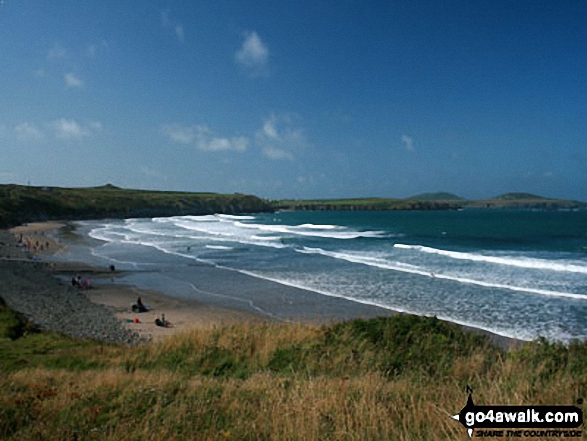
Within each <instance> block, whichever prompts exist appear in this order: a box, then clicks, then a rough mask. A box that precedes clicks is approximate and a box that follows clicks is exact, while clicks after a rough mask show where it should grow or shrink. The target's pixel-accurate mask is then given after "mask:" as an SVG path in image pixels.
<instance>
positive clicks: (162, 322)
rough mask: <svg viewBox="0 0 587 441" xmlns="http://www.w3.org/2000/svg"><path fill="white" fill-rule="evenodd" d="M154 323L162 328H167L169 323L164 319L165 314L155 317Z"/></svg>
mask: <svg viewBox="0 0 587 441" xmlns="http://www.w3.org/2000/svg"><path fill="white" fill-rule="evenodd" d="M155 324H156V325H157V326H161V327H162V328H168V327H169V325H170V323H169V322H168V321H167V320H165V314H161V318H159V317H157V318H156V319H155Z"/></svg>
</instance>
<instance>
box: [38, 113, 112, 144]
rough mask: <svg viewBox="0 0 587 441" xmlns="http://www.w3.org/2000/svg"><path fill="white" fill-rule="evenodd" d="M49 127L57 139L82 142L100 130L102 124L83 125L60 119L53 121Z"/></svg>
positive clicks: (73, 120)
mask: <svg viewBox="0 0 587 441" xmlns="http://www.w3.org/2000/svg"><path fill="white" fill-rule="evenodd" d="M49 126H50V127H51V128H52V129H53V131H54V133H55V136H56V137H57V138H60V139H73V140H80V139H83V138H87V137H88V136H90V135H92V134H93V133H94V132H96V131H97V130H100V129H101V128H102V123H101V122H99V121H92V122H90V123H89V124H81V123H79V122H77V121H76V120H75V119H67V118H59V119H57V120H55V121H52V122H51V123H50V124H49Z"/></svg>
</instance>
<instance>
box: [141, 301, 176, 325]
mask: <svg viewBox="0 0 587 441" xmlns="http://www.w3.org/2000/svg"><path fill="white" fill-rule="evenodd" d="M131 309H132V311H133V312H139V313H140V312H147V311H148V310H149V308H147V306H146V305H145V304H144V303H143V300H142V299H141V298H140V297H139V298H138V299H137V302H136V303H135V304H133V305H132V307H131ZM155 325H157V326H161V327H162V328H167V327H169V326H170V325H171V324H170V323H169V322H168V321H167V320H166V319H165V314H161V318H159V317H157V318H156V319H155Z"/></svg>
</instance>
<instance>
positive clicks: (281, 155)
mask: <svg viewBox="0 0 587 441" xmlns="http://www.w3.org/2000/svg"><path fill="white" fill-rule="evenodd" d="M263 154H264V155H265V156H266V157H268V158H269V159H274V160H277V161H279V160H289V161H293V159H294V156H293V154H292V153H291V152H287V151H285V150H282V149H280V148H278V147H271V146H269V147H264V148H263Z"/></svg>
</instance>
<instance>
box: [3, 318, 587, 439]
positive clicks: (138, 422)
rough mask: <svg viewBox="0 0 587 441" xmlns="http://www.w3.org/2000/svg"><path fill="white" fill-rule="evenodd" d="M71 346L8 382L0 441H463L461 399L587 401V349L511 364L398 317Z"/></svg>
mask: <svg viewBox="0 0 587 441" xmlns="http://www.w3.org/2000/svg"><path fill="white" fill-rule="evenodd" d="M33 337H35V336H24V337H21V338H20V339H18V340H15V341H10V340H6V339H5V340H2V341H0V350H1V352H0V355H2V354H3V353H4V352H5V351H6V347H7V346H10V345H11V346H13V347H16V346H18V347H19V348H21V349H22V350H28V351H30V348H28V349H27V345H29V341H31V339H32V338H33ZM45 337H47V338H48V337H49V336H48V335H46V336H45ZM74 343H75V345H76V347H77V349H76V350H75V351H74V350H73V349H72V346H67V345H66V344H65V343H64V342H63V341H62V342H61V343H59V344H56V343H54V346H52V347H51V348H50V349H49V351H50V353H47V354H45V355H46V357H45V358H43V357H42V356H38V357H37V358H36V359H35V361H34V363H30V364H29V366H28V367H25V368H22V367H20V366H17V365H9V366H8V367H7V368H6V369H3V373H2V374H1V375H0V390H2V394H0V438H1V439H14V440H30V439H46V440H68V439H71V440H73V439H100V440H119V439H125V440H139V439H140V440H144V439H150V440H159V439H189V440H191V439H198V440H226V439H237V440H363V439H366V440H370V439H373V440H379V439H386V440H387V439H390V440H445V439H446V440H449V439H450V440H466V439H468V436H467V435H466V432H465V430H464V429H463V428H462V426H461V425H460V424H458V423H457V422H455V421H454V420H452V419H450V418H449V415H452V414H454V413H457V412H458V411H459V410H460V409H461V408H462V407H463V405H464V404H465V402H466V397H467V396H466V393H465V387H466V385H470V386H471V387H473V388H474V397H475V401H476V402H477V403H478V404H571V403H573V402H574V401H575V400H576V398H578V397H579V396H584V394H585V391H586V389H587V375H586V373H587V372H586V371H587V368H586V367H585V366H586V363H585V362H586V361H587V345H585V344H572V345H570V346H563V345H560V344H552V343H549V342H546V341H544V340H541V341H538V342H534V343H529V344H526V345H524V346H522V347H521V348H520V349H517V350H515V351H512V352H507V353H506V352H503V351H502V350H500V349H498V348H495V347H493V346H491V344H490V343H489V342H488V341H487V340H486V339H485V338H483V337H480V336H476V335H472V334H469V333H464V332H462V331H461V329H460V328H459V327H457V326H452V325H449V324H446V323H443V322H440V321H438V320H436V319H432V318H420V317H412V316H407V315H406V316H403V315H399V316H396V317H391V318H384V319H374V320H356V321H351V322H346V323H340V324H334V325H328V326H323V327H317V326H309V325H299V324H298V325H277V324H267V323H259V324H242V325H231V326H226V327H220V328H215V329H208V330H193V331H189V332H186V333H184V334H181V335H176V336H173V337H170V338H169V339H166V340H163V341H161V342H158V343H152V344H149V345H145V346H142V347H139V348H120V347H116V346H104V345H100V344H97V343H92V342H84V343H83V344H81V343H76V342H74ZM14 350H15V349H13V351H14ZM100 351H101V353H100ZM72 354H73V357H74V359H75V360H77V361H76V362H75V363H70V364H69V365H67V363H63V365H59V363H56V361H55V359H56V358H59V357H61V358H70V357H71V356H72ZM37 355H38V354H37ZM49 356H51V357H53V358H52V359H51V358H50V357H49ZM85 359H87V360H93V361H94V364H92V363H87V362H85V361H84V360H85ZM98 361H99V363H98ZM0 363H1V360H0Z"/></svg>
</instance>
